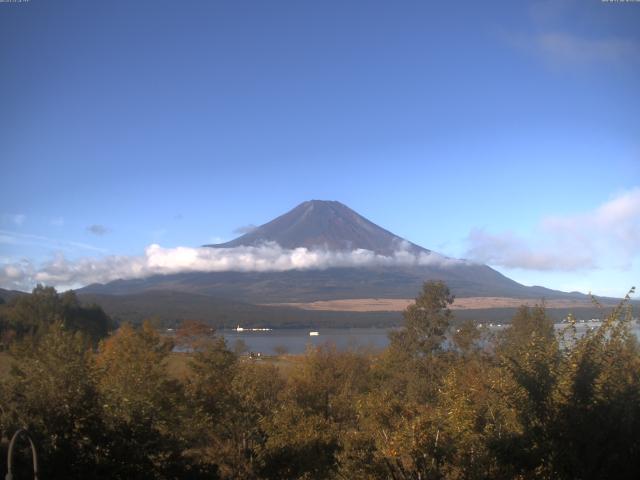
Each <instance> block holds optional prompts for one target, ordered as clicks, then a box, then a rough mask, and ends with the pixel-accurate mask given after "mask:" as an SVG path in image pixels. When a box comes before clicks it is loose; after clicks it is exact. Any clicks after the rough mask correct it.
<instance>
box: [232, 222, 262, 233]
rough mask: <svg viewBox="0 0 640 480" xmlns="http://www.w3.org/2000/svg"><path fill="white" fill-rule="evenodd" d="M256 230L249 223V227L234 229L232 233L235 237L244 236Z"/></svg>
mask: <svg viewBox="0 0 640 480" xmlns="http://www.w3.org/2000/svg"><path fill="white" fill-rule="evenodd" d="M256 228H258V227H257V226H255V225H253V224H251V223H250V224H249V225H243V226H241V227H238V228H236V229H235V230H234V231H233V233H235V234H236V235H244V234H245V233H251V232H253V231H254V230H255V229H256Z"/></svg>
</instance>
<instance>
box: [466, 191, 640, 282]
mask: <svg viewBox="0 0 640 480" xmlns="http://www.w3.org/2000/svg"><path fill="white" fill-rule="evenodd" d="M467 242H468V244H469V248H468V250H467V252H466V256H467V257H468V258H471V259H473V260H475V261H478V262H482V263H488V264H490V265H495V266H502V267H506V268H522V269H530V270H557V271H577V270H589V269H596V268H601V267H605V266H606V267H615V268H619V269H628V268H631V266H632V265H633V262H634V260H636V259H637V257H638V255H640V188H635V189H633V190H631V191H628V192H626V193H623V194H621V195H619V196H617V197H616V198H613V199H612V200H610V201H608V202H606V203H604V204H602V205H601V206H599V207H598V208H596V209H595V210H593V211H591V212H586V213H583V214H580V215H573V216H553V217H547V218H545V219H543V220H542V221H541V222H540V223H539V225H538V226H537V227H536V228H535V229H534V232H533V235H532V237H531V238H525V237H523V236H518V235H515V234H513V233H511V232H503V233H499V234H491V233H487V232H486V231H485V230H483V229H473V230H472V231H471V232H470V234H469V236H468V238H467Z"/></svg>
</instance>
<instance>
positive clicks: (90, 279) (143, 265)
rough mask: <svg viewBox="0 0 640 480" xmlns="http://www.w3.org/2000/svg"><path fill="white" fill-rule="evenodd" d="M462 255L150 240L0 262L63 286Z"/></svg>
mask: <svg viewBox="0 0 640 480" xmlns="http://www.w3.org/2000/svg"><path fill="white" fill-rule="evenodd" d="M461 263H463V261H462V260H455V259H451V258H447V257H444V256H442V255H439V254H437V253H433V252H431V253H424V252H420V253H418V254H416V253H412V252H410V251H408V250H407V249H403V248H400V249H398V250H397V251H396V252H394V253H393V254H392V255H382V254H378V253H375V252H373V251H371V250H364V249H357V250H353V251H331V250H327V249H307V248H294V249H285V248H282V247H280V246H279V245H278V244H277V243H274V242H269V243H265V244H264V245H260V246H257V247H254V246H241V247H234V248H209V247H199V248H191V247H175V248H163V247H161V246H160V245H157V244H153V245H149V246H148V247H147V248H146V249H145V252H144V255H140V256H116V255H111V256H106V257H103V258H99V259H96V258H82V259H79V260H76V261H70V260H67V259H66V258H65V257H64V256H63V255H58V256H57V257H56V258H54V259H53V260H52V261H50V262H47V263H45V264H44V265H41V266H38V267H36V266H35V265H33V264H32V263H30V262H28V261H23V262H17V263H12V264H8V265H4V266H2V267H0V286H1V287H3V288H12V289H19V290H28V289H30V288H32V287H33V286H35V285H36V284H38V283H42V284H46V285H53V286H56V287H58V288H60V289H65V288H76V287H79V286H84V285H89V284H92V283H105V282H110V281H112V280H117V279H132V278H145V277H148V276H151V275H166V274H175V273H182V272H224V271H239V272H269V271H271V272H277V271H286V270H308V269H327V268H332V267H372V266H436V267H447V266H452V265H459V264H461Z"/></svg>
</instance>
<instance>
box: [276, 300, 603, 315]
mask: <svg viewBox="0 0 640 480" xmlns="http://www.w3.org/2000/svg"><path fill="white" fill-rule="evenodd" d="M411 303H413V299H409V298H350V299H344V300H321V301H316V302H307V303H277V304H270V305H278V306H287V307H295V308H300V309H302V310H327V311H336V312H401V311H402V310H404V309H405V308H407V306H408V305H410V304H411ZM539 303H540V300H532V299H528V298H509V297H465V298H456V299H455V301H454V302H453V305H451V309H452V310H482V309H486V308H517V307H519V306H521V305H529V306H533V305H536V304H539ZM545 305H546V307H547V308H586V307H591V306H592V303H591V301H590V300H547V301H546V302H545Z"/></svg>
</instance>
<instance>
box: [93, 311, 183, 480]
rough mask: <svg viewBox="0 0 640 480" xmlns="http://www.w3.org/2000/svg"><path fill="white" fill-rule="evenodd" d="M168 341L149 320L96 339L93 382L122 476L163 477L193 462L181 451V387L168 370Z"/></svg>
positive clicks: (112, 455) (116, 467)
mask: <svg viewBox="0 0 640 480" xmlns="http://www.w3.org/2000/svg"><path fill="white" fill-rule="evenodd" d="M172 346H173V344H172V342H171V341H170V340H168V339H166V338H163V337H160V336H159V335H158V334H157V333H156V332H155V330H154V329H153V327H151V325H149V324H148V323H145V324H144V325H143V326H142V328H140V329H134V328H133V327H132V326H130V325H123V326H122V327H120V329H118V331H117V332H116V333H115V334H114V335H113V336H111V337H110V338H108V339H107V340H105V341H103V342H102V343H101V344H100V348H99V353H98V354H97V355H96V359H95V364H96V373H97V387H98V391H99V393H100V397H101V402H102V405H103V411H102V415H103V418H104V422H105V424H106V427H107V429H108V434H109V444H108V446H107V452H108V455H109V461H110V462H111V467H112V469H113V470H115V471H117V472H118V474H119V475H120V478H165V477H167V476H173V475H178V474H182V475H184V474H185V472H186V471H189V470H190V468H191V467H190V465H189V462H186V461H185V458H184V457H183V455H182V451H183V450H184V449H185V448H186V445H185V443H184V442H183V437H182V435H181V432H182V425H181V421H182V419H183V418H184V416H185V410H186V405H185V401H184V395H183V392H182V387H181V386H180V384H179V383H178V382H176V381H173V380H170V379H169V377H168V375H167V372H166V365H165V359H166V357H167V355H168V353H169V352H170V351H171V349H172Z"/></svg>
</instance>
